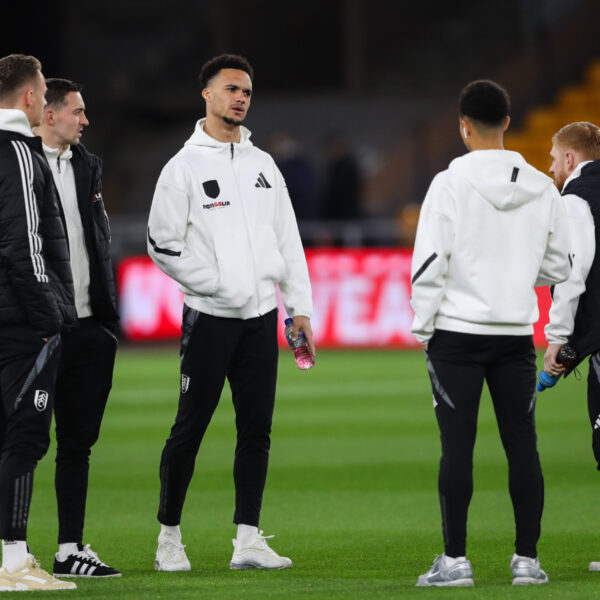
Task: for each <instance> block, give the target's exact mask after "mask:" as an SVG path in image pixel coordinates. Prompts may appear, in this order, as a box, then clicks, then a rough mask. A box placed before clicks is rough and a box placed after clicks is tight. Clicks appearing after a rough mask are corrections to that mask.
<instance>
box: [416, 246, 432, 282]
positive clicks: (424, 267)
mask: <svg viewBox="0 0 600 600" xmlns="http://www.w3.org/2000/svg"><path fill="white" fill-rule="evenodd" d="M436 258H437V253H436V252H434V253H433V254H432V255H431V256H430V257H429V258H428V259H427V260H426V261H425V262H424V263H423V264H422V265H421V268H420V269H419V270H418V271H417V272H416V273H415V275H414V277H413V278H412V281H411V283H414V282H415V281H416V280H417V279H419V277H421V275H423V273H425V269H427V267H428V266H429V265H430V264H431V263H432V262H433V261H434V260H435V259H436Z"/></svg>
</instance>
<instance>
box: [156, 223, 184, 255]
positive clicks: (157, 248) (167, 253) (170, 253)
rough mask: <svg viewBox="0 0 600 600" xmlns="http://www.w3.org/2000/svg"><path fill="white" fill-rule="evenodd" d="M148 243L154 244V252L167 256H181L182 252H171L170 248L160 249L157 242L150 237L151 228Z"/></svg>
mask: <svg viewBox="0 0 600 600" xmlns="http://www.w3.org/2000/svg"><path fill="white" fill-rule="evenodd" d="M148 241H149V242H150V243H151V244H152V247H153V248H154V252H158V253H159V254H166V255H167V256H181V252H175V250H169V249H168V248H159V247H158V246H157V245H156V242H155V241H154V240H153V239H152V238H151V237H150V228H148Z"/></svg>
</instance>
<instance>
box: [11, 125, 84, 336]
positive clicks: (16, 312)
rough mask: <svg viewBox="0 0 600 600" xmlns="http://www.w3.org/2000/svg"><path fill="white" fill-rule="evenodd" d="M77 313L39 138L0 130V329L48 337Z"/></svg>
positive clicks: (65, 246) (58, 213)
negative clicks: (21, 328)
mask: <svg viewBox="0 0 600 600" xmlns="http://www.w3.org/2000/svg"><path fill="white" fill-rule="evenodd" d="M75 318H76V313H75V306H74V292H73V278H72V274H71V265H70V263H69V244H68V241H67V234H66V228H65V224H64V218H63V215H62V209H61V207H60V203H59V200H58V196H57V193H56V190H55V187H54V181H53V179H52V173H51V171H50V167H49V166H48V163H47V162H46V158H45V156H44V153H43V151H42V142H41V139H40V138H37V137H29V136H26V135H23V134H21V133H17V132H13V131H8V130H0V333H1V331H2V328H3V327H6V326H14V325H17V326H18V325H29V326H30V327H31V329H33V331H34V332H35V333H37V334H38V335H39V336H40V337H50V336H52V335H54V334H55V333H57V332H58V331H60V329H61V327H62V326H63V325H69V324H70V323H72V322H73V321H74V320H75Z"/></svg>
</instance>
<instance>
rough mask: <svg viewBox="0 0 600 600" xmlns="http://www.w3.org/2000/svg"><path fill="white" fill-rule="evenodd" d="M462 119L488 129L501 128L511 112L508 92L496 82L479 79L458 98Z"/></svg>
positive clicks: (464, 89)
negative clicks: (472, 121)
mask: <svg viewBox="0 0 600 600" xmlns="http://www.w3.org/2000/svg"><path fill="white" fill-rule="evenodd" d="M458 111H459V113H460V116H461V117H467V118H469V119H472V120H474V121H478V122H479V123H481V124H482V125H484V126H486V127H499V126H500V125H502V124H503V123H504V119H505V118H506V117H507V116H508V113H509V111H510V98H509V96H508V92H507V91H506V90H505V89H504V88H503V87H502V86H500V85H498V84H497V83H496V82H495V81H492V80H490V79H478V80H477V81H472V82H471V83H469V84H468V85H467V86H465V87H464V88H463V90H462V91H461V93H460V96H459V98H458Z"/></svg>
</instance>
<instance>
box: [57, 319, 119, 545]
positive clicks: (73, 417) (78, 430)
mask: <svg viewBox="0 0 600 600" xmlns="http://www.w3.org/2000/svg"><path fill="white" fill-rule="evenodd" d="M62 338H63V348H62V357H61V360H60V364H59V367H58V378H57V381H56V401H55V403H54V414H55V421H56V445H57V448H56V475H55V480H54V483H55V488H56V500H57V507H58V543H59V544H62V543H65V542H76V543H80V544H81V543H83V525H84V519H85V505H86V499H87V489H88V472H89V457H90V452H91V447H92V446H93V445H94V444H95V443H96V440H97V439H98V435H99V433H100V425H101V423H102V417H103V415H104V409H105V407H106V401H107V399H108V394H109V392H110V388H111V386H112V376H113V368H114V363H115V354H116V351H117V339H116V338H115V336H114V335H113V334H112V333H111V332H110V331H108V330H107V329H105V328H104V326H103V325H102V324H101V323H99V322H98V321H97V320H96V319H94V318H93V317H87V318H84V319H78V320H77V327H75V328H72V329H69V330H68V331H66V332H65V333H63V334H62Z"/></svg>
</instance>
